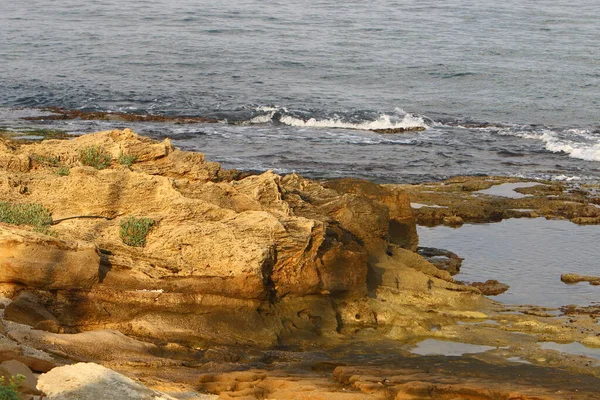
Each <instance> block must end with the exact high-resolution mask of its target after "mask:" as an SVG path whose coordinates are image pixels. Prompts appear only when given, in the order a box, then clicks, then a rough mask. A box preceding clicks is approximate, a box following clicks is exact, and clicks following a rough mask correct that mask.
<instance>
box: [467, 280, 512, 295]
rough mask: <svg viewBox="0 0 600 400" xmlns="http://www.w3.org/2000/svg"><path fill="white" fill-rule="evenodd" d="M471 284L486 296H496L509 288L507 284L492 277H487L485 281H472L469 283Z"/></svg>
mask: <svg viewBox="0 0 600 400" xmlns="http://www.w3.org/2000/svg"><path fill="white" fill-rule="evenodd" d="M471 286H473V287H476V288H477V289H479V290H481V293H482V294H484V295H486V296H497V295H499V294H502V293H504V292H506V291H507V290H508V289H509V286H508V285H506V284H504V283H500V282H498V281H496V280H493V279H489V280H487V281H485V282H473V283H471Z"/></svg>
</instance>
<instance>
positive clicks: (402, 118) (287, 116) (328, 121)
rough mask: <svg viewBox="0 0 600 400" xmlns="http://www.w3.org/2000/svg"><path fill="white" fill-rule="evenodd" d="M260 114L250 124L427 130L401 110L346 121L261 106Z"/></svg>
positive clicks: (418, 121)
mask: <svg viewBox="0 0 600 400" xmlns="http://www.w3.org/2000/svg"><path fill="white" fill-rule="evenodd" d="M256 111H257V112H259V113H261V114H258V115H256V116H254V117H252V118H251V119H250V120H249V121H247V122H248V123H250V124H265V123H269V122H274V121H275V122H279V123H281V124H284V125H288V126H293V127H299V128H337V129H357V130H377V129H400V128H404V129H411V128H425V129H426V128H428V125H427V124H426V123H425V120H424V119H423V118H422V117H419V116H416V115H413V114H410V113H406V112H404V111H403V110H402V109H399V108H398V109H396V110H395V112H394V113H392V114H385V113H380V114H379V115H378V116H377V118H375V119H368V118H364V119H360V120H358V121H357V120H352V121H348V120H347V119H346V118H343V117H340V116H338V115H335V116H332V117H322V118H320V117H310V118H301V117H299V116H297V115H293V113H290V112H289V111H288V110H287V109H285V108H278V107H275V106H267V107H265V106H263V107H258V108H257V109H256Z"/></svg>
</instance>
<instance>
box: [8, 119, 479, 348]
mask: <svg viewBox="0 0 600 400" xmlns="http://www.w3.org/2000/svg"><path fill="white" fill-rule="evenodd" d="M90 147H95V148H99V149H103V151H106V152H108V153H109V154H110V155H111V157H112V158H113V163H112V165H111V166H110V167H109V168H107V169H103V170H97V169H94V168H92V167H86V166H82V165H81V163H80V154H81V152H82V151H86V149H89V148H90ZM122 154H126V155H128V156H131V157H135V163H134V164H133V165H132V166H131V167H130V168H129V167H127V166H123V165H119V164H118V163H117V162H116V160H117V159H118V158H119V156H120V155H122ZM0 160H6V162H4V163H2V164H0V166H1V168H2V169H0V196H1V198H2V199H4V200H5V201H8V202H13V203H37V204H41V205H43V206H44V207H46V208H47V209H48V210H50V211H51V212H52V218H53V220H54V225H53V226H52V227H51V230H50V233H52V235H53V236H48V235H47V234H44V232H42V233H40V232H35V231H32V230H31V229H28V228H27V227H15V226H9V225H6V224H0V267H1V268H0V284H2V285H3V290H4V293H8V294H15V293H18V292H20V293H21V294H20V295H19V297H18V298H17V299H16V301H15V302H14V303H13V304H14V305H11V309H9V310H7V318H9V319H10V318H13V319H15V320H18V322H23V323H28V324H30V325H32V326H33V325H36V324H39V325H38V328H39V329H44V330H47V331H51V332H57V333H58V332H65V333H75V332H80V331H86V330H95V329H116V330H118V331H120V332H123V333H125V334H129V335H135V336H137V337H142V338H147V339H150V340H155V341H156V340H158V341H167V342H179V343H185V344H187V345H202V344H203V343H221V344H246V345H255V346H263V347H264V346H266V347H269V346H274V345H281V344H285V343H304V341H309V342H310V341H314V340H327V341H334V342H335V341H336V340H338V339H339V338H340V337H341V335H342V334H343V333H344V332H346V331H347V330H348V329H347V328H349V327H351V329H352V330H356V329H366V328H369V329H370V328H372V327H377V329H379V330H380V331H381V332H383V333H386V332H387V334H389V335H391V336H392V337H403V335H406V334H408V332H412V333H415V332H426V331H428V329H429V326H430V325H431V323H432V321H435V316H432V315H428V316H427V318H424V317H423V316H419V315H418V313H415V311H414V308H415V307H422V308H428V309H435V313H434V314H437V315H439V316H440V317H441V316H443V315H444V314H445V310H447V309H452V310H453V311H456V310H463V309H464V310H469V309H472V308H473V307H474V306H475V305H480V304H482V302H485V300H484V299H482V298H481V296H479V294H478V291H477V290H474V289H472V288H470V287H468V286H464V285H460V284H456V283H455V282H454V281H453V279H452V278H451V276H450V274H448V273H447V272H446V271H440V270H438V269H437V268H436V267H434V266H433V265H432V264H430V263H429V262H427V261H426V260H424V259H423V258H422V257H420V256H419V255H417V254H416V253H414V252H413V251H414V250H415V249H416V246H417V244H418V238H417V235H416V228H415V221H414V218H413V215H412V211H411V209H410V204H409V200H408V197H407V196H406V195H405V194H403V193H402V192H401V191H399V190H393V189H388V188H385V187H382V186H379V185H376V184H373V183H370V182H366V181H360V180H355V179H342V180H336V181H330V182H325V183H320V182H316V181H312V180H309V179H305V178H303V177H301V176H298V175H295V174H292V175H287V176H283V177H282V176H279V175H276V174H274V173H273V172H270V171H267V172H265V173H263V174H260V175H251V176H245V175H244V174H241V173H239V172H237V171H229V170H223V169H222V168H221V167H220V166H219V164H217V163H213V162H208V161H206V160H205V159H204V157H203V155H202V154H199V153H190V152H184V151H180V150H177V149H175V148H173V146H172V145H171V144H170V142H169V141H168V140H165V141H164V142H161V143H158V142H154V141H152V140H150V139H147V138H143V137H140V136H138V135H136V134H135V133H133V132H132V131H129V130H124V131H107V132H100V133H96V134H91V135H85V136H82V137H78V138H76V139H73V140H69V141H62V140H46V141H44V142H42V143H34V144H24V145H21V146H12V145H9V144H3V146H2V148H1V152H0ZM58 166H60V167H62V168H63V169H64V168H69V174H68V175H66V174H57V168H58ZM65 175H66V176H65ZM129 216H135V217H146V218H151V219H153V220H154V221H155V222H156V223H155V225H154V227H153V229H152V231H151V232H150V234H149V235H148V237H147V244H146V246H145V247H143V248H139V247H130V246H127V245H125V244H124V243H123V242H122V241H121V239H120V237H119V229H120V227H119V224H120V222H122V221H123V220H124V219H125V218H126V217H129ZM34 299H37V300H34ZM36 303H37V304H36ZM19 307H20V308H19ZM16 309H19V310H27V311H26V312H25V311H23V312H19V313H20V315H21V317H15V315H16V314H19V313H15V312H12V310H16Z"/></svg>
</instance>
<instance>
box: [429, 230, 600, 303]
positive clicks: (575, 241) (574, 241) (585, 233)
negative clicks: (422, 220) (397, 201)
mask: <svg viewBox="0 0 600 400" xmlns="http://www.w3.org/2000/svg"><path fill="white" fill-rule="evenodd" d="M419 238H420V244H421V246H428V247H437V248H443V249H448V250H451V251H453V252H455V253H457V254H458V255H459V256H460V257H464V258H465V260H464V261H463V264H462V267H461V273H460V274H459V275H457V276H456V277H455V278H456V279H457V280H463V281H485V280H488V279H496V280H498V281H500V282H502V283H506V284H508V285H509V286H510V289H509V290H508V291H507V292H506V293H504V294H501V295H499V296H495V297H493V298H494V299H495V300H498V301H502V302H504V303H512V304H536V305H541V306H547V307H559V306H563V305H566V304H580V305H585V304H589V303H591V302H592V301H595V300H598V298H599V296H600V286H591V285H588V284H586V283H580V284H576V285H566V284H564V283H562V282H561V281H560V275H561V274H563V273H567V272H574V273H578V274H581V275H600V248H599V247H598V246H597V244H598V243H600V226H594V225H589V226H579V225H575V224H573V223H571V222H569V221H559V220H551V221H548V220H546V219H544V218H536V219H511V220H505V221H502V222H498V223H494V224H473V225H463V226H462V227H461V228H458V229H453V228H448V227H434V228H427V227H419Z"/></svg>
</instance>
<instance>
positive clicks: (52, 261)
mask: <svg viewBox="0 0 600 400" xmlns="http://www.w3.org/2000/svg"><path fill="white" fill-rule="evenodd" d="M98 267H99V256H98V253H97V251H96V247H95V246H94V245H93V244H91V243H83V242H66V241H62V240H58V239H55V238H52V237H50V236H46V235H43V234H39V233H35V232H30V231H26V230H21V229H17V228H14V227H8V226H7V225H3V224H0V283H20V284H24V285H27V286H30V287H34V288H38V289H47V290H50V289H54V290H55V289H89V288H91V286H92V285H93V284H94V283H95V282H96V281H97V280H98Z"/></svg>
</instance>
